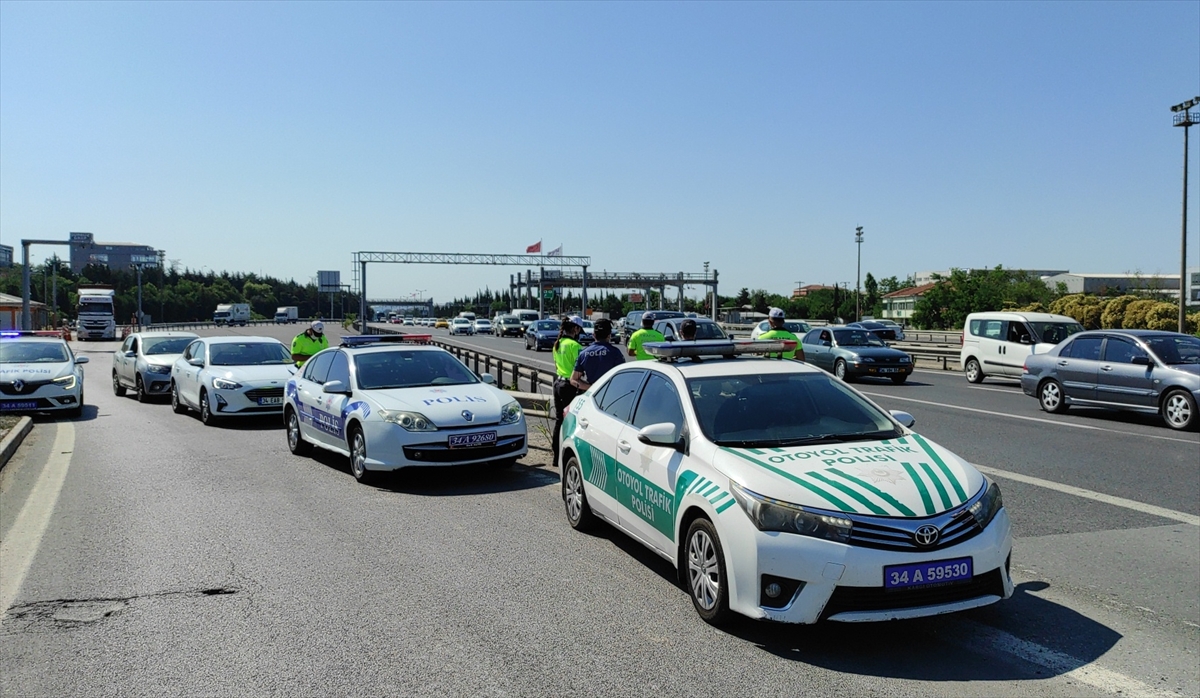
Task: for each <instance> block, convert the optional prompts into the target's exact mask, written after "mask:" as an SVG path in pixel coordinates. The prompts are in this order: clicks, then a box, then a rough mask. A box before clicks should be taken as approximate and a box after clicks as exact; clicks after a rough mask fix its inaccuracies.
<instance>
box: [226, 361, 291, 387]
mask: <svg viewBox="0 0 1200 698" xmlns="http://www.w3.org/2000/svg"><path fill="white" fill-rule="evenodd" d="M295 372H296V368H295V367H294V366H291V365H290V364H275V365H273V366H209V367H208V373H209V375H210V376H212V377H213V378H224V379H226V380H231V381H237V382H239V383H246V382H258V381H279V384H280V385H283V384H284V383H286V382H287V381H288V379H289V378H291V377H292V374H294V373H295Z"/></svg>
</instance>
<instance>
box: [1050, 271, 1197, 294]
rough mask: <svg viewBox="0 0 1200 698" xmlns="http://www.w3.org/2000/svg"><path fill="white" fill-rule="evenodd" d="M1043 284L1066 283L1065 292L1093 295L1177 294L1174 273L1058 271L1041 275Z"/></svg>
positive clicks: (1176, 282)
mask: <svg viewBox="0 0 1200 698" xmlns="http://www.w3.org/2000/svg"><path fill="white" fill-rule="evenodd" d="M1042 281H1045V282H1046V285H1047V286H1049V287H1050V288H1052V289H1053V288H1055V287H1056V286H1057V285H1058V284H1060V283H1061V284H1063V285H1065V286H1066V287H1067V293H1089V294H1092V295H1095V296H1120V295H1124V294H1132V295H1136V296H1141V295H1150V294H1155V293H1159V294H1162V295H1164V296H1168V297H1174V298H1175V299H1178V298H1179V275H1178V274H1080V273H1062V274H1055V275H1053V276H1046V277H1043V278H1042Z"/></svg>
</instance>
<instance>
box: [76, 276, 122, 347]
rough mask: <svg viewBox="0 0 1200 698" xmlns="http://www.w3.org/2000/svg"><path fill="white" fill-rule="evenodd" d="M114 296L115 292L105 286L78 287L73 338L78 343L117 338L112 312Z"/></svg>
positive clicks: (114, 317)
mask: <svg viewBox="0 0 1200 698" xmlns="http://www.w3.org/2000/svg"><path fill="white" fill-rule="evenodd" d="M115 294H116V291H114V290H113V289H111V288H108V287H106V286H80V287H79V305H77V306H76V308H75V311H76V314H77V318H78V319H77V321H76V324H75V336H76V337H78V338H79V340H80V341H87V340H91V339H116V338H117V319H116V314H115V313H114V312H113V296H114V295H115Z"/></svg>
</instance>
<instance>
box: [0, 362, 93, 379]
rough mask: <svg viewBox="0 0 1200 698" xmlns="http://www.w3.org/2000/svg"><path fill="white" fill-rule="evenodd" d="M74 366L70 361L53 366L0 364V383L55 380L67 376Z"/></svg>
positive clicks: (44, 364)
mask: <svg viewBox="0 0 1200 698" xmlns="http://www.w3.org/2000/svg"><path fill="white" fill-rule="evenodd" d="M74 365H75V364H74V363H72V362H70V361H67V362H64V363H55V364H49V363H27V364H0V381H3V382H5V383H12V382H13V381H16V380H22V381H25V382H26V383H32V382H35V381H38V382H40V381H48V380H54V379H55V378H61V377H63V376H66V375H69V374H70V373H71V371H72V366H74Z"/></svg>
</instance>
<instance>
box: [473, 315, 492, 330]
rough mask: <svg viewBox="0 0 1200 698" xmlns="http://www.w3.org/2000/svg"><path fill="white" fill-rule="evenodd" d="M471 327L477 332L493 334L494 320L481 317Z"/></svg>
mask: <svg viewBox="0 0 1200 698" xmlns="http://www.w3.org/2000/svg"><path fill="white" fill-rule="evenodd" d="M471 329H472V330H473V331H474V332H475V334H491V333H492V321H491V320H485V319H484V318H479V319H478V320H476V321H475V323H474V325H473V326H472V328H471Z"/></svg>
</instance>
